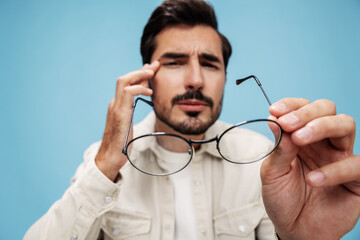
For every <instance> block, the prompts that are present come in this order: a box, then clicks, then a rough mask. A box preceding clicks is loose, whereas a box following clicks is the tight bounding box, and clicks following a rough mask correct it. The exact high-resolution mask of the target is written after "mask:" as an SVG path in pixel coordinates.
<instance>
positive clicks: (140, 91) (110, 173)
mask: <svg viewBox="0 0 360 240" xmlns="http://www.w3.org/2000/svg"><path fill="white" fill-rule="evenodd" d="M159 67H160V63H159V61H154V62H153V63H151V64H150V65H149V64H145V65H144V67H143V68H141V69H139V70H137V71H134V72H130V73H128V74H126V75H124V76H121V77H119V78H118V79H117V84H116V93H115V98H114V99H113V100H112V101H111V102H110V104H109V108H108V113H107V119H106V126H105V131H104V136H103V139H102V143H101V147H100V149H99V152H98V154H97V156H96V158H95V162H96V165H97V166H98V168H99V169H100V170H101V171H102V172H103V173H104V174H105V175H106V176H107V177H108V178H109V179H110V180H112V181H114V180H115V178H116V176H117V175H118V174H119V170H120V168H121V167H122V166H123V165H124V164H125V163H126V160H127V158H126V156H125V155H124V154H122V148H123V146H124V141H125V136H126V131H127V128H128V126H129V121H130V116H131V112H132V104H133V101H134V96H137V95H144V96H151V95H152V89H150V88H149V85H148V80H149V79H151V78H152V77H154V75H155V73H156V71H157V70H158V69H159ZM131 139H132V130H131V132H130V136H129V140H131Z"/></svg>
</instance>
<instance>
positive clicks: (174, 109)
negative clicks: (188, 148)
mask: <svg viewBox="0 0 360 240" xmlns="http://www.w3.org/2000/svg"><path fill="white" fill-rule="evenodd" d="M154 60H159V61H160V63H161V67H160V69H159V70H158V72H157V73H156V75H155V77H154V79H153V80H152V81H151V84H152V88H153V90H154V93H153V96H152V100H153V102H154V110H155V113H156V116H157V118H158V119H157V123H156V128H157V129H156V131H166V132H173V131H174V130H175V131H177V132H179V133H182V134H185V135H199V134H202V133H204V132H205V131H206V129H207V128H208V127H209V126H211V124H213V123H214V122H215V121H216V119H217V118H218V117H219V114H220V112H221V106H222V98H223V90H224V84H225V67H224V61H223V56H222V43H221V39H220V37H219V35H218V34H217V32H216V31H215V30H214V29H213V28H211V27H208V26H201V25H199V26H194V27H189V26H184V25H180V26H174V27H169V28H166V29H164V30H162V31H161V32H160V33H159V34H158V35H157V36H156V49H155V51H154V54H153V55H152V61H154ZM159 120H160V121H159Z"/></svg>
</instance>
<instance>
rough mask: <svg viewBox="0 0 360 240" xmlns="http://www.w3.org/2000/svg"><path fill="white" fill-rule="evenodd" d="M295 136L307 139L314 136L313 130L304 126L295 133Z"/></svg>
mask: <svg viewBox="0 0 360 240" xmlns="http://www.w3.org/2000/svg"><path fill="white" fill-rule="evenodd" d="M295 136H296V137H297V138H300V139H302V140H305V141H306V140H309V139H310V138H311V136H312V130H311V128H309V127H303V128H302V129H300V130H299V131H297V132H296V133H295Z"/></svg>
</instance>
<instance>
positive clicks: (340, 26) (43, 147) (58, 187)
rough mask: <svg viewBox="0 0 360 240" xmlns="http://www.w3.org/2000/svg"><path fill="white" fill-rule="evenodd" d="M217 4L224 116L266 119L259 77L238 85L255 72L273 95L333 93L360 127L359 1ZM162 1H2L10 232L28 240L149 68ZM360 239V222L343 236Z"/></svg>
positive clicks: (4, 180)
mask: <svg viewBox="0 0 360 240" xmlns="http://www.w3.org/2000/svg"><path fill="white" fill-rule="evenodd" d="M211 2H212V4H213V5H214V7H215V9H216V12H217V15H218V19H219V23H220V24H219V25H220V31H221V32H223V33H224V34H225V35H226V36H227V37H228V38H229V40H230V41H231V43H232V45H233V56H232V58H231V59H230V63H229V67H228V70H227V71H228V80H227V81H228V82H227V86H226V89H225V100H224V108H223V113H222V115H221V119H223V120H226V121H228V122H232V123H236V122H239V121H241V120H246V119H249V118H254V117H267V115H268V112H267V106H266V102H265V100H264V99H263V97H262V96H261V93H260V92H259V90H258V89H257V87H256V85H255V84H254V83H252V82H248V83H245V84H244V86H242V87H234V86H235V85H234V83H233V82H234V80H235V79H236V78H239V77H244V76H247V75H249V74H255V75H257V76H258V78H259V79H260V80H261V81H262V83H263V86H264V88H265V90H266V91H267V92H268V95H269V97H270V98H271V99H272V101H276V100H279V99H281V98H283V97H290V96H292V97H305V98H308V99H310V100H311V101H313V100H316V99H319V98H328V99H331V100H333V101H335V102H336V104H337V109H338V112H339V113H346V114H349V115H351V116H353V117H354V118H355V120H356V122H357V125H358V126H359V123H360V112H359V110H358V103H359V102H360V94H359V90H360V83H359V82H360V81H359V80H360V67H359V62H360V61H359V60H360V59H359V56H360V27H359V26H360V1H358V0H347V1H338V0H337V1H335V0H317V1H312V0H303V1H288V0H274V1H266V0H262V1H243V0H241V1H230V0H213V1H211ZM159 3H160V1H159V0H156V1H140V0H132V1H119V0H117V1H115V0H107V1H95V0H86V1H85V0H79V1H70V0H63V1H49V0H33V1H25V0H12V1H11V0H1V1H0V35H1V37H0V79H1V87H0V114H1V117H0V121H1V124H0V134H1V140H0V141H1V142H0V159H1V170H0V171H1V173H0V184H1V198H0V207H1V218H0V239H21V238H22V236H23V235H24V233H25V231H26V229H27V228H28V227H30V225H31V224H32V223H33V222H34V221H35V220H36V219H38V218H39V217H40V216H41V215H43V214H44V213H45V212H46V210H47V209H48V208H49V207H50V206H51V204H52V203H53V202H54V201H55V200H57V199H59V198H60V197H61V196H62V194H63V192H64V191H65V189H66V188H67V187H68V186H69V183H70V178H71V176H72V175H73V174H74V172H75V169H76V167H77V166H78V165H79V164H80V163H81V162H82V153H83V151H84V150H85V149H86V147H87V146H88V145H89V144H91V143H92V142H94V141H97V140H99V139H101V137H102V133H103V129H104V126H105V117H106V111H107V105H108V103H109V101H110V100H111V99H112V98H113V96H114V92H115V83H116V78H117V77H118V76H120V75H123V74H125V73H127V72H129V71H133V70H135V69H138V68H139V67H141V58H140V53H139V42H140V37H141V33H142V29H143V27H144V25H145V23H146V21H147V19H148V17H149V16H150V13H151V12H152V10H153V9H154V8H155V6H157V5H158V4H159ZM140 118H141V116H138V117H137V119H136V121H138V120H139V119H140ZM355 153H356V154H359V137H357V139H356V142H355ZM359 238H360V224H358V225H357V227H356V228H355V229H354V230H353V231H352V232H350V233H349V234H348V235H346V236H345V237H344V239H359Z"/></svg>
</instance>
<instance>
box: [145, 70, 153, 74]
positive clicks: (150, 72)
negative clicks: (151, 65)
mask: <svg viewBox="0 0 360 240" xmlns="http://www.w3.org/2000/svg"><path fill="white" fill-rule="evenodd" d="M145 72H146V73H149V74H154V71H153V70H151V69H145Z"/></svg>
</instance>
